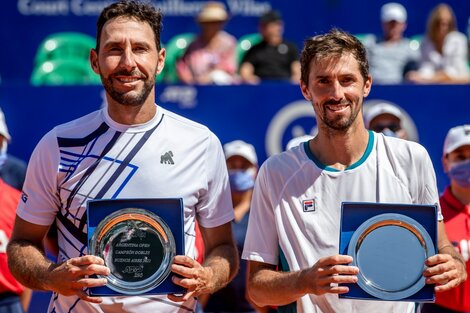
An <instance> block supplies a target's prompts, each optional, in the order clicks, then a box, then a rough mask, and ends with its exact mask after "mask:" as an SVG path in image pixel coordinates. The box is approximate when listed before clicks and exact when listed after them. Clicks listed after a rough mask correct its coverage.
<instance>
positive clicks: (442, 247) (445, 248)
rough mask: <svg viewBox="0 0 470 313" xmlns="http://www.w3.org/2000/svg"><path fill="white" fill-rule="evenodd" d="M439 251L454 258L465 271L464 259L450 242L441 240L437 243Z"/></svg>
mask: <svg viewBox="0 0 470 313" xmlns="http://www.w3.org/2000/svg"><path fill="white" fill-rule="evenodd" d="M438 250H439V253H440V254H449V255H450V256H451V257H452V258H453V259H454V260H456V261H458V263H460V264H461V265H462V267H463V271H464V272H465V271H466V265H465V260H464V258H463V257H462V255H461V254H460V253H459V252H458V251H457V250H456V249H455V248H454V246H452V244H451V243H450V242H449V241H447V242H442V243H440V244H439V247H438Z"/></svg>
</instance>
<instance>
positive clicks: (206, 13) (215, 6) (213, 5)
mask: <svg viewBox="0 0 470 313" xmlns="http://www.w3.org/2000/svg"><path fill="white" fill-rule="evenodd" d="M227 19H228V13H227V11H226V10H225V5H224V4H223V3H222V2H216V1H209V2H207V3H206V4H205V5H204V6H203V7H202V10H201V12H199V14H198V16H197V21H198V22H199V23H206V22H224V21H226V20H227Z"/></svg>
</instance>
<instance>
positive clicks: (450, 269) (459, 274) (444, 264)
mask: <svg viewBox="0 0 470 313" xmlns="http://www.w3.org/2000/svg"><path fill="white" fill-rule="evenodd" d="M425 264H426V266H428V268H427V269H426V270H425V271H424V272H423V275H424V277H426V284H435V285H436V287H435V288H434V290H435V291H436V292H442V291H447V290H449V289H452V288H454V287H456V286H458V285H459V284H460V283H462V282H463V281H465V280H466V279H467V272H466V270H465V265H464V264H463V263H462V262H461V261H460V260H458V259H456V258H454V257H452V256H451V255H450V254H445V253H443V254H436V255H433V256H431V257H430V258H428V259H427V260H426V262H425Z"/></svg>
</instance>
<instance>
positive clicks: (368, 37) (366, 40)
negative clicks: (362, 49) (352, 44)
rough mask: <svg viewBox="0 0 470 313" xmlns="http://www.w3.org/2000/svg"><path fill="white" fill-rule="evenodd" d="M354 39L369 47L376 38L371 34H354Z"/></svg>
mask: <svg viewBox="0 0 470 313" xmlns="http://www.w3.org/2000/svg"><path fill="white" fill-rule="evenodd" d="M354 37H356V38H357V39H359V41H360V42H361V43H362V44H363V45H364V46H366V47H367V46H370V45H371V44H373V43H375V42H376V41H377V38H376V37H375V35H374V34H371V33H359V34H354Z"/></svg>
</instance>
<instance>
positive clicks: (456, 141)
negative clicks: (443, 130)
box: [444, 125, 470, 155]
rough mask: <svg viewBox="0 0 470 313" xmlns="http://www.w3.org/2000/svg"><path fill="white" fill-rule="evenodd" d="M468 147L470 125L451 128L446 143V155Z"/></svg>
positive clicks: (469, 142) (469, 143)
mask: <svg viewBox="0 0 470 313" xmlns="http://www.w3.org/2000/svg"><path fill="white" fill-rule="evenodd" d="M466 145H470V125H461V126H456V127H454V128H451V129H450V130H449V132H448V133H447V136H446V139H445V141H444V155H446V154H447V153H451V152H452V151H454V150H455V149H457V148H460V147H462V146H466Z"/></svg>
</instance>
